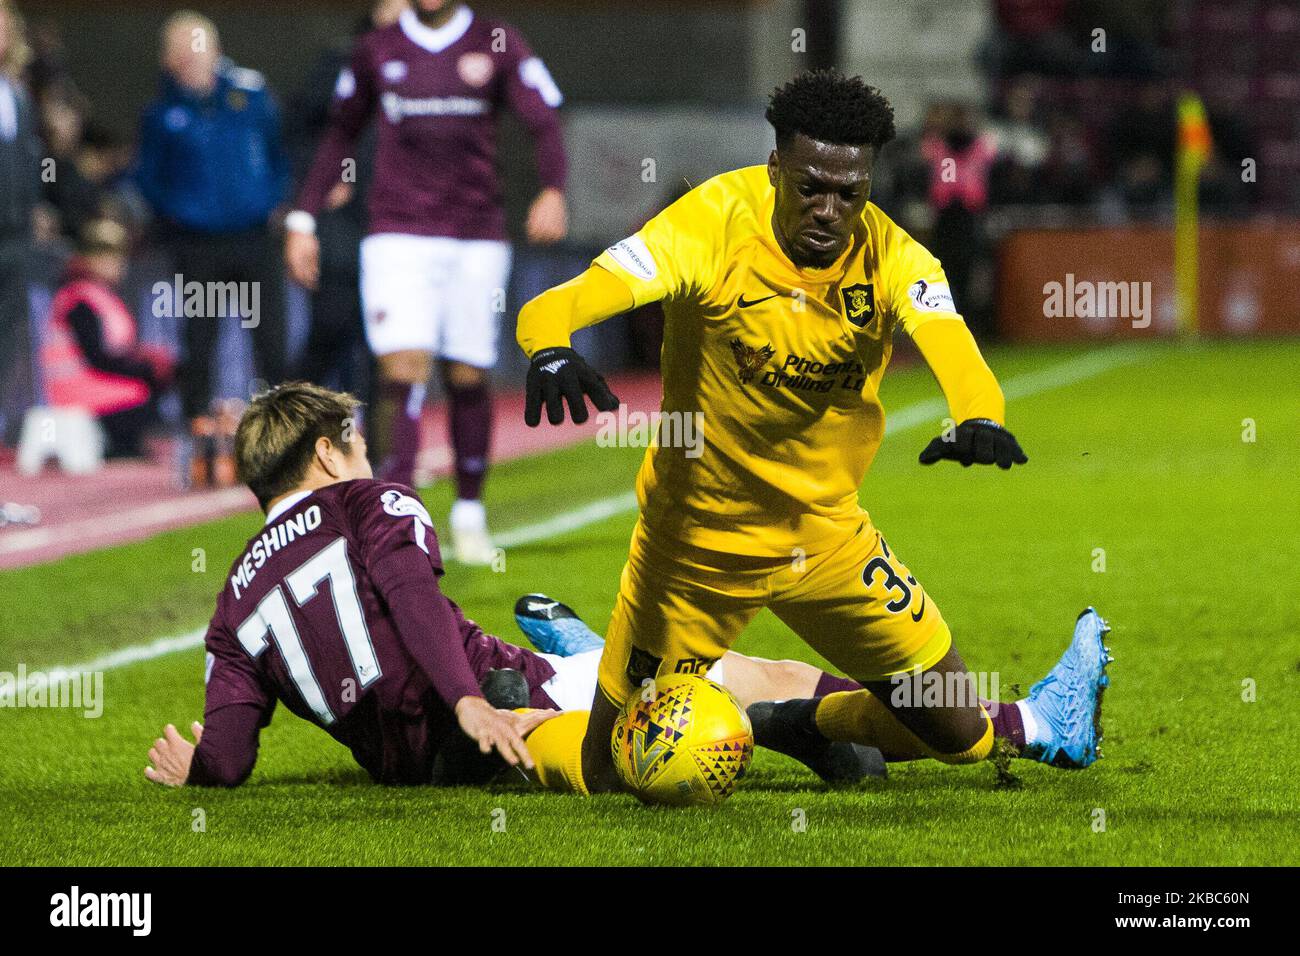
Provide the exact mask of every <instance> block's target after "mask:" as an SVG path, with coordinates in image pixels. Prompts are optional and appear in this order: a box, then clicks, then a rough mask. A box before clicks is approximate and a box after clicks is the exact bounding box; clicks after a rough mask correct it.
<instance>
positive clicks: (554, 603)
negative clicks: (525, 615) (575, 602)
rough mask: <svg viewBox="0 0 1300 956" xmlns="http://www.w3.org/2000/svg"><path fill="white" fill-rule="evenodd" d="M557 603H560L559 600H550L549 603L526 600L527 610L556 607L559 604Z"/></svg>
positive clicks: (543, 609) (547, 609) (545, 609)
mask: <svg viewBox="0 0 1300 956" xmlns="http://www.w3.org/2000/svg"><path fill="white" fill-rule="evenodd" d="M559 603H560V602H559V601H552V602H551V603H550V604H539V603H536V602H534V601H529V602H528V610H530V611H549V610H550V609H551V608H553V607H557V606H558V605H559Z"/></svg>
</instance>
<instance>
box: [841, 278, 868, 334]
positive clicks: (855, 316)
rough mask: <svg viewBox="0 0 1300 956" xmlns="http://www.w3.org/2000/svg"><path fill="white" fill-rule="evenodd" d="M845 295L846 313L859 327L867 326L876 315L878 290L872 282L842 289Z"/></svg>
mask: <svg viewBox="0 0 1300 956" xmlns="http://www.w3.org/2000/svg"><path fill="white" fill-rule="evenodd" d="M840 295H842V296H843V297H844V314H845V315H846V316H848V319H849V321H850V322H852V323H853V324H854V325H856V326H857V327H858V328H860V329H861V328H865V327H866V325H867V323H868V322H870V321H871V320H872V319H874V318H875V317H876V292H875V289H874V288H872V285H871V283H870V282H866V283H862V282H859V283H858V284H857V285H850V286H845V287H844V288H843V289H840Z"/></svg>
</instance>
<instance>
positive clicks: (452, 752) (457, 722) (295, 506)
mask: <svg viewBox="0 0 1300 956" xmlns="http://www.w3.org/2000/svg"><path fill="white" fill-rule="evenodd" d="M356 409H357V402H356V400H355V399H353V398H352V397H351V396H350V395H347V394H344V393H340V392H332V391H330V390H328V389H325V388H321V387H320V386H317V385H311V384H307V383H302V382H295V383H290V384H287V385H282V386H278V387H277V388H274V389H272V390H271V391H269V392H267V393H265V394H263V395H261V396H258V397H257V398H255V399H254V400H253V401H252V402H251V403H250V404H249V406H248V409H247V411H246V412H245V413H244V417H243V418H242V419H241V421H240V423H239V429H238V432H237V433H236V440H235V456H236V460H237V465H238V469H239V474H240V478H241V479H242V480H244V481H245V482H247V484H248V486H249V487H250V488H251V489H252V491H253V493H254V494H255V495H257V499H258V502H259V503H260V504H261V505H262V508H263V509H264V510H265V511H266V525H265V527H264V528H263V530H262V531H260V532H259V533H258V534H256V535H254V536H253V537H252V538H251V539H250V540H249V542H248V545H247V547H246V548H245V549H244V551H243V553H242V554H241V555H240V556H239V557H238V558H237V559H236V560H235V562H234V564H233V565H232V566H231V569H230V574H229V577H228V580H227V582H226V584H225V586H224V587H223V588H222V591H221V595H220V597H219V598H218V599H217V609H216V613H215V614H214V615H213V617H212V621H211V624H210V625H209V628H208V633H207V638H206V641H205V644H206V647H207V671H206V678H205V679H206V684H207V691H206V703H205V706H204V723H203V724H202V725H200V724H198V723H195V724H193V725H192V729H193V732H194V735H195V738H196V739H197V741H198V745H197V747H196V746H195V745H193V744H191V743H189V742H188V741H186V740H185V739H184V738H183V737H182V736H181V735H180V733H179V732H178V731H177V730H176V728H175V727H173V726H171V725H168V726H167V728H166V730H165V732H164V733H165V736H163V737H161V738H159V739H158V740H157V741H155V743H154V746H153V748H152V749H151V750H150V751H149V760H150V766H149V767H148V768H146V770H145V774H146V776H148V778H149V779H150V780H152V781H154V782H155V783H162V784H169V785H172V786H179V785H181V784H191V785H200V786H237V785H238V784H240V783H242V782H243V781H244V780H245V779H247V777H248V775H249V774H250V773H251V772H252V769H253V765H254V763H255V762H256V760H257V749H258V736H259V733H260V731H261V729H262V728H263V727H265V726H266V725H267V724H268V723H269V722H270V719H271V715H272V713H273V712H274V710H275V706H276V704H277V703H283V704H284V705H285V706H286V707H287V708H288V709H289V710H290V711H291V712H293V713H294V714H297V715H298V716H299V717H302V718H303V719H304V720H308V721H310V722H312V723H313V724H316V725H317V726H318V727H320V728H322V729H323V730H325V731H326V732H327V733H328V734H329V735H330V736H332V737H333V738H334V739H335V740H337V741H339V742H340V743H342V744H344V745H345V746H346V747H348V748H349V749H350V750H351V751H352V755H353V757H354V758H355V759H356V761H357V763H359V764H360V765H361V766H362V767H364V768H365V769H366V770H367V771H368V772H369V773H370V775H371V776H372V777H373V778H374V779H375V780H377V781H380V782H383V783H391V784H422V783H424V784H427V783H467V782H480V781H482V780H484V779H486V776H484V775H482V774H481V773H480V774H479V775H478V776H474V775H473V774H472V773H470V771H475V772H478V771H479V770H481V769H482V768H481V765H475V766H469V767H467V763H469V762H471V761H472V751H473V750H474V749H475V748H473V746H472V745H470V746H467V744H470V742H472V743H473V744H477V745H478V746H477V750H478V751H479V752H481V753H484V754H490V753H492V752H495V753H496V754H498V755H499V756H500V758H503V759H504V760H505V762H506V763H508V764H511V765H515V766H521V767H523V768H525V769H530V770H535V773H536V776H537V778H538V779H539V780H540V782H541V783H542V784H543V785H545V786H547V787H552V788H554V789H565V790H582V789H583V787H582V784H581V770H580V768H581V749H580V745H581V740H582V736H583V731H582V727H585V724H586V716H587V715H586V710H585V705H586V704H587V703H589V702H590V701H591V699H592V695H593V694H594V693H595V686H596V663H597V661H598V660H599V657H600V652H599V650H596V651H594V652H591V651H589V652H587V653H583V654H576V655H574V656H572V657H567V658H566V657H562V656H558V655H556V654H539V653H534V652H533V651H530V650H526V649H524V648H521V647H517V646H515V645H512V644H508V643H506V642H505V641H502V640H500V639H499V638H496V637H493V636H492V635H490V634H486V633H484V632H483V630H482V629H481V628H480V627H479V626H478V625H477V624H475V623H474V622H473V621H471V620H469V619H467V618H466V617H465V616H464V614H462V613H461V610H460V608H459V607H457V606H456V604H455V602H453V601H452V600H450V599H449V598H448V597H447V596H446V595H445V594H443V593H442V591H441V590H440V588H439V578H440V577H441V575H442V561H441V558H440V555H439V551H438V541H437V537H436V535H435V534H434V530H433V523H432V521H431V520H430V518H429V514H428V512H427V511H426V510H425V508H424V505H423V504H421V502H420V500H419V499H418V498H416V497H414V493H413V492H412V491H411V490H410V489H409V488H406V487H404V486H401V485H395V484H393V483H391V482H384V481H376V480H375V479H373V478H372V477H371V471H370V465H369V462H368V461H367V459H366V445H365V440H364V439H363V438H362V436H361V434H360V433H359V432H358V431H357V430H356V429H355V428H354V427H353V418H354V415H355V413H356ZM556 605H558V602H549V605H548V606H551V607H554V606H556ZM566 610H567V609H566ZM718 666H720V667H722V668H725V673H726V676H725V677H723V676H722V675H721V674H714V675H713V676H715V678H716V679H718V680H720V681H722V682H724V683H725V684H727V686H728V687H730V688H731V689H732V690H733V691H734V692H735V693H736V695H737V697H738V698H739V699H740V700H741V702H742V703H744V704H749V703H751V702H754V701H757V700H764V699H785V698H790V697H806V696H813V695H814V694H816V693H825V692H827V691H828V690H829V689H832V683H833V682H835V681H841V682H842V681H843V679H841V678H831V677H830V675H823V674H822V673H821V672H820V671H818V670H817V669H816V668H814V667H811V666H810V665H807V664H802V663H799V662H795V661H785V662H778V661H762V660H758V659H755V658H747V657H744V656H742V655H739V654H728V655H727V656H726V657H725V658H723V660H722V662H721V663H720V665H718ZM502 675H508V676H511V677H514V678H515V679H516V682H517V689H516V691H515V693H514V699H513V700H511V701H510V702H509V703H508V704H507V706H509V707H510V708H512V709H498V708H497V707H494V706H493V705H492V704H490V703H488V699H487V697H490V696H492V695H491V694H487V696H485V691H484V688H485V687H486V686H488V684H490V683H491V682H492V681H493V679H494V678H498V677H501V676H502ZM828 681H830V682H832V683H827V682H828ZM498 683H499V682H498ZM834 688H835V689H838V684H834ZM513 708H519V710H517V711H516V710H514V709H513ZM566 708H574V709H566ZM579 708H582V709H579ZM561 710H565V713H563V714H562V715H561V714H560V713H559V712H560V711H561ZM566 722H567V724H568V725H569V726H565V724H566ZM577 723H580V724H581V726H574V725H575V724H577ZM552 725H555V726H554V729H553V730H550V729H548V728H551V727H552ZM548 734H549V738H548V739H541V740H539V737H542V738H547V735H548ZM525 737H527V738H528V739H527V743H525V740H524V738H525ZM866 749H867V748H861V747H855V746H853V745H844V744H837V745H834V749H827V748H823V751H821V752H820V756H816V757H815V759H812V760H806V762H808V763H809V766H811V767H812V768H813V769H814V770H817V771H818V772H819V773H821V774H822V776H823V777H827V778H832V777H833V778H835V779H838V780H841V781H843V780H846V779H860V777H861V776H863V775H865V774H866V773H868V772H871V767H872V760H871V757H870V755H868V754H866V753H865V751H866ZM466 751H470V752H471V754H470V758H469V759H467V758H466V756H465V754H466ZM876 757H877V758H878V755H876ZM453 758H454V759H453ZM534 758H536V766H535V767H534ZM801 759H804V758H803V757H801ZM501 766H502V765H501V763H500V762H499V761H498V760H495V759H493V760H491V761H490V766H488V767H487V769H488V770H489V771H490V772H495V771H496V770H498V769H500V768H501ZM490 775H491V774H490V773H489V774H488V776H490Z"/></svg>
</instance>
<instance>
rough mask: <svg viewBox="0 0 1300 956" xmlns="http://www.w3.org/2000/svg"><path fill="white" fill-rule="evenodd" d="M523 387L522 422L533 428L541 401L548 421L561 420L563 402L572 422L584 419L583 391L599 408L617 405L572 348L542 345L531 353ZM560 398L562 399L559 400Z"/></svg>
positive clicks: (559, 421) (583, 420)
mask: <svg viewBox="0 0 1300 956" xmlns="http://www.w3.org/2000/svg"><path fill="white" fill-rule="evenodd" d="M524 390H525V392H526V395H527V398H526V400H525V404H524V423H525V424H526V425H527V426H528V427H529V428H535V427H536V426H537V424H538V423H539V422H541V420H542V402H543V401H545V402H546V418H547V420H548V421H550V423H551V424H552V425H559V424H560V423H561V422H563V421H564V402H565V401H567V402H568V403H569V417H570V418H572V419H573V423H574V424H575V425H581V424H582V423H583V422H585V421H586V420H587V403H586V402H585V401H584V400H583V397H582V396H583V395H584V394H586V395H588V396H590V398H591V404H593V405H595V406H596V408H597V409H599V410H600V411H602V412H612V411H614V409H616V408H618V397H617V396H616V395H615V394H614V393H613V392H611V391H610V390H609V386H608V385H606V384H605V380H604V379H603V378H601V377H600V375H598V374H597V373H596V372H595V371H594V370H593V369H592V367H591V366H590V365H588V364H587V362H586V359H584V358H583V357H582V356H581V355H579V354H578V353H577V352H575V351H573V349H568V348H559V347H557V348H550V349H542V350H541V351H540V352H538V353H537V354H536V355H534V356H533V364H532V365H530V366H528V383H527V385H525V387H524ZM561 399H563V401H562V400H561Z"/></svg>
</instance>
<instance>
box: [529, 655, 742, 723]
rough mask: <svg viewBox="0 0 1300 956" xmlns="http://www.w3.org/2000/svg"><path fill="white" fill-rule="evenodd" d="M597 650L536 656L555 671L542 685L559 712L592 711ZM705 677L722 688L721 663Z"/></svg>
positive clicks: (597, 664)
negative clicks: (559, 655)
mask: <svg viewBox="0 0 1300 956" xmlns="http://www.w3.org/2000/svg"><path fill="white" fill-rule="evenodd" d="M600 655H601V650H600V648H596V649H595V650H594V651H583V652H582V653H581V654H574V655H573V656H572V657H556V656H555V655H554V654H539V655H538V656H539V657H544V658H545V659H546V661H547V662H548V663H549V664H550V665H551V666H552V667H554V668H555V676H554V677H552V678H551V679H550V680H548V681H547V682H546V683H545V684H543V685H542V690H544V691H546V695H547V696H548V697H550V698H551V700H553V701H555V706H556V707H558V708H560V710H591V702H592V701H593V700H594V699H595V697H596V672H597V671H598V670H599V669H600ZM708 678H709V680H711V681H715V682H717V683H719V684H722V685H723V686H725V685H726V682H725V681H724V680H723V678H722V661H718V662H717V663H716V664H714V665H713V666H712V667H710V668H709V672H708Z"/></svg>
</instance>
